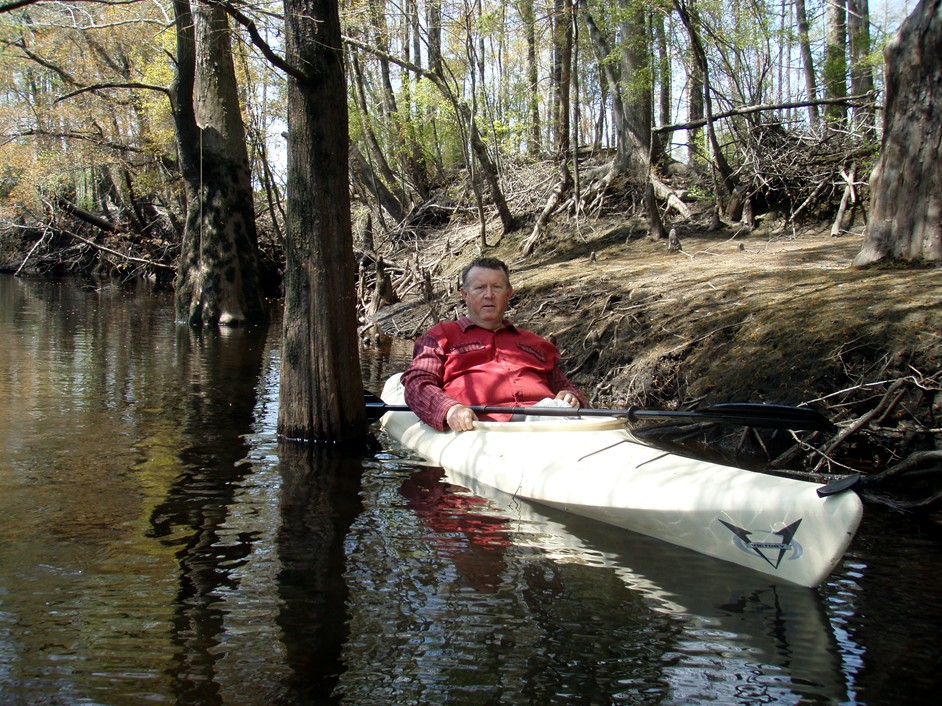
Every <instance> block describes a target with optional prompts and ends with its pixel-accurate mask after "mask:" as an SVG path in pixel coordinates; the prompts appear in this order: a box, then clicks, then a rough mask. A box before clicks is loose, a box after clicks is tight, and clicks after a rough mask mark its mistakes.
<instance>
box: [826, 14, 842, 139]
mask: <svg viewBox="0 0 942 706" xmlns="http://www.w3.org/2000/svg"><path fill="white" fill-rule="evenodd" d="M826 22H827V32H826V33H827V38H826V40H825V44H826V46H825V50H824V97H825V98H827V99H833V98H844V97H846V96H847V1H846V0H830V2H828V3H827V11H826ZM824 115H825V117H826V118H827V120H828V122H829V123H842V122H845V121H846V120H847V107H846V106H844V105H843V104H842V103H829V104H828V106H827V108H825V109H824Z"/></svg>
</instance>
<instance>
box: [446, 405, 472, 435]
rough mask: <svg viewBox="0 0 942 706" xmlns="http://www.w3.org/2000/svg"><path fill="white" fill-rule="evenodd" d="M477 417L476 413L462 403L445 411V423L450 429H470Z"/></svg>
mask: <svg viewBox="0 0 942 706" xmlns="http://www.w3.org/2000/svg"><path fill="white" fill-rule="evenodd" d="M477 418H478V415H476V414H475V413H474V412H473V411H472V410H470V409H468V408H467V407H465V406H464V405H463V404H456V405H455V406H454V407H451V408H449V410H448V412H446V414H445V424H447V425H448V428H449V429H451V430H452V431H470V430H471V429H473V428H474V422H475V421H476V420H477Z"/></svg>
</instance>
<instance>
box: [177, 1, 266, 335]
mask: <svg viewBox="0 0 942 706" xmlns="http://www.w3.org/2000/svg"><path fill="white" fill-rule="evenodd" d="M175 8H176V9H177V11H178V25H177V26H178V32H179V31H180V29H181V21H182V23H187V24H188V23H189V21H188V19H187V18H189V17H190V16H191V8H190V6H189V5H188V3H187V2H186V0H178V1H177V2H176V3H175ZM193 8H195V9H193V10H192V18H193V26H192V29H190V28H189V27H186V28H183V32H182V39H181V38H178V49H179V43H180V42H181V41H183V42H185V43H192V48H190V47H186V48H185V49H184V50H183V53H184V54H185V56H182V57H179V60H178V71H179V72H180V73H181V74H183V73H187V74H188V75H187V76H186V77H183V76H181V77H180V79H179V81H178V83H177V87H178V95H177V101H178V103H181V104H182V103H191V105H192V112H191V110H190V109H189V108H188V107H187V106H184V105H178V106H177V116H176V117H177V142H178V146H179V151H180V155H181V165H182V167H183V178H184V185H185V191H186V196H187V219H186V226H185V228H184V234H183V246H182V252H181V257H180V262H179V265H178V268H177V283H176V297H175V303H176V311H177V317H178V318H179V319H181V320H185V321H186V322H187V323H189V324H190V325H192V326H200V325H205V326H214V325H216V324H222V325H238V324H242V323H247V322H253V321H261V320H263V319H264V318H265V308H264V305H263V296H262V290H261V284H260V282H259V272H258V235H257V233H256V229H255V210H254V204H253V200H252V188H251V170H250V167H249V157H248V150H247V149H246V144H245V129H244V127H243V125H242V114H241V112H240V106H239V96H238V90H237V85H236V78H235V69H234V67H233V63H232V52H231V48H230V44H229V20H228V17H227V15H226V13H225V11H224V10H223V9H222V7H221V6H220V5H216V4H210V3H209V2H207V1H206V0H194V5H193ZM191 56H192V60H191V58H190V57H191ZM190 72H192V73H190ZM190 76H193V79H192V81H191V80H190ZM183 86H185V87H186V88H185V90H179V89H182V88H183ZM187 94H189V95H187ZM181 111H182V112H181ZM181 121H183V122H185V123H186V124H183V123H181Z"/></svg>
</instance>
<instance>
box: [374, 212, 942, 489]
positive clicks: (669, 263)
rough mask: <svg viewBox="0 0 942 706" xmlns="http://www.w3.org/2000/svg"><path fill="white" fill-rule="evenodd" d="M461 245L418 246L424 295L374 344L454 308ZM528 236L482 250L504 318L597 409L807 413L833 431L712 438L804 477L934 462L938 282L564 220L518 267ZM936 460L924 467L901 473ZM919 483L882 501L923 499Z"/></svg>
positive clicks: (825, 244) (839, 244)
mask: <svg viewBox="0 0 942 706" xmlns="http://www.w3.org/2000/svg"><path fill="white" fill-rule="evenodd" d="M476 232H477V226H468V227H467V228H466V229H464V230H462V229H456V228H451V229H450V230H449V231H448V232H447V233H444V232H443V233H438V234H436V235H429V236H427V238H426V239H425V240H424V241H422V242H420V243H419V244H418V246H417V250H418V251H419V252H420V253H421V256H420V266H421V267H423V268H426V269H428V270H429V271H430V272H431V273H432V274H433V278H432V281H433V289H434V291H435V294H434V296H433V298H432V299H431V300H430V301H428V300H425V299H424V298H421V297H419V296H414V297H413V298H411V299H407V300H406V301H405V302H404V303H400V304H397V305H393V306H391V307H388V308H387V309H386V310H384V311H383V312H381V314H380V317H379V323H380V325H381V327H382V329H383V330H384V331H385V332H386V333H391V334H394V335H399V336H405V337H409V336H413V335H415V333H417V332H418V331H420V330H422V329H423V328H425V327H426V326H427V325H429V324H430V323H431V320H432V318H433V316H434V314H433V311H435V312H437V313H438V315H439V316H441V317H443V318H447V317H448V316H450V315H452V314H454V313H457V312H460V311H461V310H462V306H461V301H460V297H459V295H458V293H457V291H456V290H457V273H458V271H459V270H460V267H461V266H462V265H463V264H464V263H465V262H467V261H468V260H469V259H471V258H472V257H474V256H475V255H477V254H478V253H479V252H480V247H479V245H478V242H479V239H478V237H477V236H476ZM526 235H527V234H526V233H521V234H520V235H519V236H514V237H505V238H503V239H501V240H500V242H498V243H497V244H496V245H494V246H493V247H489V248H488V249H487V253H486V254H488V255H494V256H497V257H501V258H502V259H504V260H505V261H506V262H508V264H510V265H511V270H512V272H513V283H514V288H515V297H514V300H513V302H512V304H511V310H510V315H511V316H512V318H514V320H515V321H517V322H518V323H520V324H521V325H524V326H526V327H528V328H531V329H532V330H534V331H537V332H539V333H541V334H543V335H545V336H548V337H549V338H551V339H552V340H554V341H555V342H556V343H557V345H558V346H559V348H560V350H561V352H562V354H563V356H564V358H565V363H566V367H567V369H568V370H569V371H570V372H571V374H572V378H573V380H574V381H576V382H577V383H578V384H580V385H581V386H582V387H584V388H585V389H586V390H587V391H588V392H589V393H590V395H591V398H592V403H593V404H594V405H595V406H600V407H625V406H628V405H629V404H637V405H642V406H651V407H658V406H668V407H671V408H674V407H682V408H690V407H695V406H700V405H706V404H711V403H717V402H726V401H750V402H767V403H778V404H790V405H796V404H808V405H812V406H815V407H817V408H819V409H821V410H822V411H823V412H825V414H827V416H828V417H829V418H831V419H832V420H834V421H835V422H836V423H837V424H838V428H837V429H836V430H835V432H834V433H833V434H827V435H824V434H820V433H814V434H812V435H810V436H808V435H805V436H803V437H800V439H799V437H797V436H796V435H788V436H787V438H769V437H768V435H766V434H762V435H760V434H758V433H756V432H754V431H747V432H743V430H741V429H740V430H724V432H723V433H724V436H723V437H722V438H716V433H715V432H714V434H713V436H712V437H711V438H710V440H709V441H710V443H711V444H713V445H716V444H721V445H723V446H725V447H726V448H732V449H733V450H735V451H736V452H739V453H746V454H751V455H754V456H761V457H764V458H765V460H766V461H767V462H768V463H771V464H772V465H773V466H776V465H786V464H787V465H789V467H791V468H795V467H798V468H800V469H801V470H803V471H806V472H812V473H822V474H824V473H828V474H846V473H848V472H853V471H863V472H877V471H885V470H886V469H890V468H893V467H895V466H897V464H899V463H901V462H902V461H903V460H904V459H910V462H912V459H913V458H914V454H920V456H917V457H916V458H923V457H925V455H926V452H934V453H935V454H937V455H938V454H942V430H940V426H942V424H940V422H939V418H940V411H942V392H940V390H942V335H940V315H939V312H940V311H942V269H940V268H938V267H935V268H896V269H890V268H886V269H853V268H851V266H850V263H851V261H852V259H853V257H854V255H855V254H856V253H857V251H858V250H859V248H860V244H861V236H860V235H859V234H856V235H854V234H848V235H844V236H842V237H831V235H830V233H829V226H828V224H822V225H821V227H816V228H804V229H800V230H792V229H791V228H785V227H783V225H782V224H781V223H775V222H770V221H766V222H763V225H761V226H760V227H759V228H757V229H755V230H754V231H751V232H737V231H734V230H731V229H726V230H719V231H714V232H708V231H707V230H706V229H705V228H700V229H693V228H691V229H690V230H683V229H680V228H679V229H678V236H679V239H680V244H681V249H680V250H679V251H674V252H670V251H668V248H667V243H666V241H663V240H662V241H651V240H649V239H648V238H647V237H646V236H645V232H644V228H643V225H642V224H641V223H640V222H631V221H625V220H618V219H615V218H611V217H609V218H605V219H601V220H597V221H585V222H581V223H579V224H578V227H576V225H575V224H574V223H573V222H571V221H570V222H565V223H563V224H560V225H557V226H555V227H554V228H552V229H551V230H550V232H548V234H547V236H546V237H545V238H544V240H543V241H542V242H541V244H540V245H539V247H538V248H537V250H536V252H535V253H534V254H533V255H532V256H531V257H529V258H527V259H521V258H520V257H519V245H520V243H521V242H522V240H523V239H524V238H525V237H526ZM687 431H689V430H684V432H683V433H684V434H686V433H687ZM779 436H781V435H779ZM796 439H799V440H800V443H797V444H796ZM939 463H940V461H939V459H938V458H933V454H932V453H930V454H929V456H928V458H926V459H925V460H924V462H920V463H917V464H916V468H919V469H921V470H923V471H925V470H927V469H936V470H938V469H939ZM910 480H911V479H910ZM917 486H918V487H913V486H912V483H909V484H908V487H907V489H906V491H905V492H904V493H903V495H905V496H906V498H905V499H904V498H901V497H899V496H895V497H894V499H893V500H892V502H894V503H898V504H900V505H912V503H914V502H920V501H922V500H924V499H926V498H927V497H931V496H932V495H934V493H935V490H934V489H933V487H932V484H930V485H929V486H928V487H926V486H925V485H924V484H923V483H922V482H920V483H918V484H917Z"/></svg>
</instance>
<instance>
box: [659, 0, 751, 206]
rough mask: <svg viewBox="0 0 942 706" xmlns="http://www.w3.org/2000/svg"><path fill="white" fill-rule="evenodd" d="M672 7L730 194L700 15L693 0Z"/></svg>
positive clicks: (732, 181)
mask: <svg viewBox="0 0 942 706" xmlns="http://www.w3.org/2000/svg"><path fill="white" fill-rule="evenodd" d="M674 9H675V10H677V15H678V16H679V17H680V21H681V22H682V23H683V25H684V29H686V30H687V36H688V37H689V38H690V47H691V50H692V52H693V58H694V62H696V64H697V66H698V67H699V72H700V77H701V79H702V84H701V85H702V87H703V108H704V119H705V120H706V129H707V136H708V138H709V141H710V148H711V149H712V150H713V161H714V163H715V164H716V170H717V172H719V176H720V178H721V179H722V180H723V186H724V187H725V188H726V193H727V195H729V196H732V194H733V192H734V191H735V189H736V185H737V184H738V179H737V178H736V174H735V173H734V172H733V169H732V167H730V165H729V162H728V161H727V159H726V155H725V154H723V148H722V147H721V146H720V141H719V138H718V137H717V135H716V127H715V125H714V124H713V99H712V97H711V96H712V93H713V87H712V86H711V85H710V67H709V64H708V63H707V56H706V51H705V50H704V48H703V40H702V39H701V38H700V17H699V15H698V13H697V11H696V8H695V3H694V2H693V0H689V1H685V0H674Z"/></svg>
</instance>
